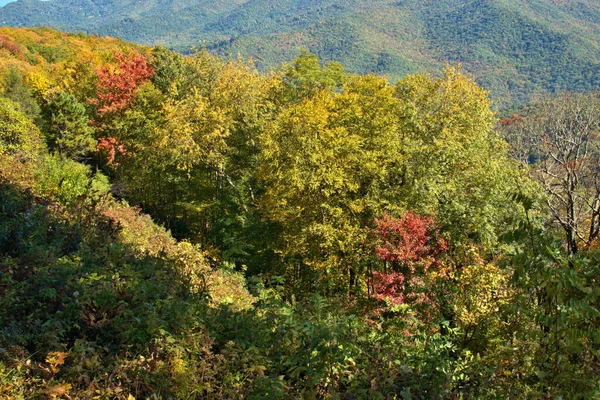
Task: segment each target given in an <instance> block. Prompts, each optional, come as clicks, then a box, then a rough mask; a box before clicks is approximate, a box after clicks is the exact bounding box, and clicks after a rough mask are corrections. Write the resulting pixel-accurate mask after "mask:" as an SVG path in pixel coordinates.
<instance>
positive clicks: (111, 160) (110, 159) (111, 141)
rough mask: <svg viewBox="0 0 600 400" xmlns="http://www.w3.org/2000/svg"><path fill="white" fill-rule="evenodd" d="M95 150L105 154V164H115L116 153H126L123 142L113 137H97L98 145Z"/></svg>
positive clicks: (117, 163) (122, 154)
mask: <svg viewBox="0 0 600 400" xmlns="http://www.w3.org/2000/svg"><path fill="white" fill-rule="evenodd" d="M96 151H97V152H99V153H102V154H106V159H107V164H108V165H113V166H117V165H119V162H118V161H117V153H118V154H120V155H121V156H124V155H127V150H126V149H125V146H124V145H123V144H120V143H119V142H118V141H117V139H115V138H113V137H109V138H100V139H98V146H96Z"/></svg>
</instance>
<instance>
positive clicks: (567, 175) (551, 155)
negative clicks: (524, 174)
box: [504, 95, 600, 254]
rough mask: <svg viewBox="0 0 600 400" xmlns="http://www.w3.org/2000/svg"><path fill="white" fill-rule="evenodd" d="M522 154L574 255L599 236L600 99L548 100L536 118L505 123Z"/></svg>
mask: <svg viewBox="0 0 600 400" xmlns="http://www.w3.org/2000/svg"><path fill="white" fill-rule="evenodd" d="M504 130H505V132H506V134H507V135H509V136H510V137H512V138H513V139H515V140H513V145H515V146H517V147H519V148H518V149H517V151H519V152H520V153H524V154H528V155H533V157H529V156H528V157H527V158H528V159H530V160H533V161H534V164H533V165H532V176H533V177H534V178H535V179H536V180H537V181H538V182H540V183H541V185H542V186H543V188H544V190H545V192H546V195H547V198H546V199H547V206H548V209H549V210H550V212H551V214H552V217H553V219H554V220H555V221H556V222H557V223H558V225H559V226H560V227H561V229H562V230H563V231H564V233H565V238H566V244H567V248H568V251H569V253H571V254H575V253H577V251H578V250H579V249H580V247H581V245H583V246H584V247H588V246H590V245H591V244H592V243H593V242H594V241H595V240H596V239H597V238H598V235H599V234H600V139H599V137H598V132H599V131H600V98H599V97H598V96H597V95H563V96H560V97H558V98H555V99H544V100H543V101H542V102H541V103H540V104H538V105H537V106H536V107H535V109H534V111H533V113H532V114H531V115H529V116H525V117H522V118H512V119H509V120H507V121H505V123H504Z"/></svg>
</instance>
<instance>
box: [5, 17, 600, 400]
mask: <svg viewBox="0 0 600 400" xmlns="http://www.w3.org/2000/svg"><path fill="white" fill-rule="evenodd" d="M599 116H600V98H599V97H598V96H597V95H596V94H585V95H578V96H575V95H569V96H561V97H557V98H555V99H551V100H549V101H546V102H545V103H540V104H538V105H537V106H536V107H531V108H530V111H529V112H528V113H527V114H522V115H512V116H510V117H509V118H506V119H504V120H502V121H501V122H502V123H501V126H502V127H503V130H504V135H505V137H508V138H510V139H511V140H510V141H511V143H512V144H513V148H512V154H511V149H510V148H509V146H508V144H507V143H506V141H505V140H504V139H503V137H502V136H500V135H499V134H498V133H496V132H495V131H494V126H496V122H497V120H496V116H495V113H494V112H493V111H492V109H491V102H490V100H489V98H488V93H487V92H486V91H485V90H483V89H482V88H481V87H479V86H478V85H477V84H476V83H475V82H473V80H472V79H470V78H469V77H468V76H465V75H464V74H462V73H461V72H460V71H459V70H458V69H456V68H453V67H448V68H445V69H444V70H443V71H442V73H441V74H440V76H437V77H435V76H431V75H427V74H413V75H410V76H407V77H405V78H403V79H401V80H399V81H398V82H397V83H395V84H391V83H390V82H389V81H388V80H386V79H385V78H383V77H379V76H374V75H358V74H350V73H347V72H344V70H343V66H342V65H341V64H339V63H329V64H326V65H323V64H322V63H320V62H319V59H318V58H317V57H316V56H315V55H314V54H310V53H308V52H302V53H301V54H300V56H298V57H297V58H295V59H294V60H293V61H292V62H291V63H290V64H288V65H284V66H281V67H279V68H278V71H277V72H276V73H268V74H261V73H260V72H258V71H257V70H256V69H255V68H254V66H253V65H252V64H251V63H248V62H247V61H244V60H235V61H224V60H222V59H220V58H219V57H217V56H214V55H211V54H210V53H208V52H207V51H199V52H196V53H195V54H193V55H191V56H189V57H184V56H182V55H181V54H179V53H176V52H174V51H171V50H167V49H165V48H164V47H153V48H149V47H146V46H143V45H139V44H131V43H125V42H124V41H122V40H119V39H114V38H101V37H98V36H93V35H92V36H86V35H84V34H68V33H64V32H60V31H56V30H52V29H50V28H9V27H0V400H13V399H54V400H59V399H62V400H69V399H82V400H87V399H89V400H92V399H98V398H101V399H117V400H132V399H133V400H135V399H145V398H152V399H242V398H243V399H265V398H268V399H276V400H295V399H301V398H309V399H388V398H389V399H392V398H396V399H400V398H404V399H409V398H415V399H417V398H418V399H430V398H436V399H454V398H456V399H458V398H465V399H466V398H469V399H471V398H472V399H487V398H511V399H512V398H528V399H550V398H552V399H554V398H586V399H587V398H597V397H598V396H599V395H600V391H599V390H598V388H599V387H600V384H599V383H600V363H599V360H598V357H597V355H598V354H599V352H600V329H598V327H600V311H599V308H598V299H599V298H600V287H599V286H598V284H597V282H598V281H599V280H600V268H599V266H600V249H599V247H600V210H599V209H598V207H597V205H598V204H599V202H600V190H599V189H598V188H600V176H599V175H598V165H597V160H598V154H600V138H599V137H598V135H597V132H598V131H600V117H599ZM519 159H527V160H528V162H529V163H530V164H529V165H527V164H524V163H521V162H520V161H518V160H519ZM528 172H533V173H531V174H529V173H528ZM548 176H550V177H551V180H550V181H549V180H548ZM557 188H558V189H557ZM565 193H566V196H565ZM565 197H568V198H570V199H573V202H572V203H570V204H569V203H565V202H564V199H565ZM574 210H575V211H574Z"/></svg>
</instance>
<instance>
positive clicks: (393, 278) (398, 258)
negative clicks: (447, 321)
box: [371, 211, 448, 306]
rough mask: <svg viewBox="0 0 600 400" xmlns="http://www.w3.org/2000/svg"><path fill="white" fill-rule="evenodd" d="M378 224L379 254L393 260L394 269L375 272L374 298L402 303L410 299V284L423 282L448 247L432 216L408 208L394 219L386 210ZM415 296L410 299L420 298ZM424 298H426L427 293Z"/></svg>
mask: <svg viewBox="0 0 600 400" xmlns="http://www.w3.org/2000/svg"><path fill="white" fill-rule="evenodd" d="M375 226H376V229H375V230H374V234H375V237H376V242H377V245H376V247H375V251H376V254H377V257H378V258H379V259H381V260H383V261H386V262H389V263H391V264H392V271H390V272H374V273H373V277H372V280H371V284H372V287H373V294H372V297H373V298H374V299H376V300H379V301H387V302H388V304H389V305H392V306H393V305H399V304H402V303H404V302H406V301H407V298H406V296H407V293H408V292H407V286H408V287H409V288H412V289H414V287H415V286H417V285H419V284H420V282H422V274H424V273H425V272H427V270H428V269H429V268H431V267H432V266H439V265H440V256H441V255H442V253H444V252H445V251H446V250H447V248H448V246H447V243H446V241H445V240H444V239H442V238H441V236H440V234H439V231H438V228H437V226H436V224H435V219H434V217H432V216H420V215H417V214H415V213H414V212H412V211H408V212H406V213H404V214H402V215H401V216H400V217H399V218H393V217H391V216H389V215H388V214H386V213H384V214H383V215H382V217H381V218H380V219H375ZM413 295H414V293H413V294H412V295H410V296H411V297H410V298H411V301H416V300H417V299H418V297H414V296H413ZM421 297H423V296H421ZM421 300H425V301H427V296H424V298H422V299H421Z"/></svg>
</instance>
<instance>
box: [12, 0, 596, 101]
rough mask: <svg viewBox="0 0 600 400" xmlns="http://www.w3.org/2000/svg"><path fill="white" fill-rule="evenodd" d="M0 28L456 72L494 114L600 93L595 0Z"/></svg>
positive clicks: (33, 19) (178, 12)
mask: <svg viewBox="0 0 600 400" xmlns="http://www.w3.org/2000/svg"><path fill="white" fill-rule="evenodd" d="M0 24H2V25H11V26H40V25H49V26H52V27H56V28H60V29H63V30H68V31H84V32H88V33H96V34H100V35H109V36H118V37H122V38H124V39H126V40H131V41H135V42H138V43H143V44H163V45H165V46H167V47H171V48H174V49H177V50H180V51H188V50H189V49H190V48H191V47H192V46H196V47H199V46H202V45H205V46H207V48H208V49H210V50H211V51H213V52H215V53H218V54H221V55H236V54H238V53H239V54H241V55H242V56H243V57H245V58H247V57H252V58H253V59H254V61H255V63H256V65H257V67H259V69H262V70H265V69H268V68H271V67H275V66H277V65H279V64H280V63H281V62H289V61H290V60H291V59H293V58H294V57H295V56H297V55H298V49H299V48H302V47H304V48H308V49H309V50H310V51H311V52H313V53H315V54H317V55H318V56H319V57H320V58H321V59H323V60H325V61H329V60H336V61H340V62H342V63H343V64H344V65H345V66H346V68H347V69H348V70H349V71H351V72H359V73H377V74H384V75H388V76H389V77H391V78H392V79H396V78H399V77H402V76H404V75H405V74H407V73H414V72H417V71H419V72H423V71H431V72H433V73H439V71H440V70H441V69H442V68H443V66H444V65H445V64H446V63H451V64H455V63H458V62H460V63H462V64H463V67H464V69H465V70H466V71H468V72H469V73H471V74H472V75H473V76H474V77H475V78H476V80H477V81H478V83H480V84H481V85H483V86H484V87H485V88H487V89H489V90H491V91H492V97H493V98H494V99H495V100H497V101H499V102H500V103H514V102H523V101H526V100H527V99H528V98H530V97H531V96H532V95H535V94H538V93H540V92H543V91H550V92H556V91H564V90H570V91H588V90H590V89H597V88H600V5H598V3H596V2H594V1H592V0H569V1H563V2H557V1H553V0H532V1H527V2H525V1H523V0H435V1H428V2H412V1H406V0H370V1H356V0H352V1H340V0H301V1H292V0H229V1H215V0H196V1H193V0H149V1H144V2H139V1H132V0H126V1H120V2H117V1H108V0H104V1H92V0H61V1H59V0H51V1H39V0H19V1H17V2H15V3H10V4H8V5H7V6H5V7H3V8H1V9H0Z"/></svg>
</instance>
